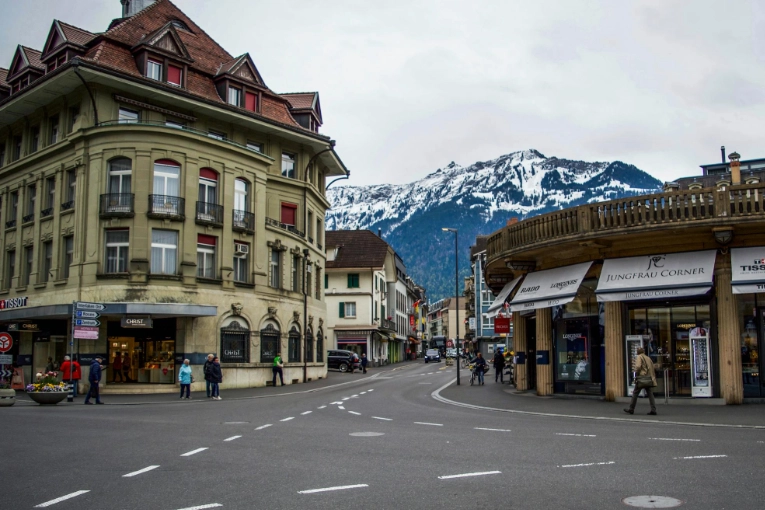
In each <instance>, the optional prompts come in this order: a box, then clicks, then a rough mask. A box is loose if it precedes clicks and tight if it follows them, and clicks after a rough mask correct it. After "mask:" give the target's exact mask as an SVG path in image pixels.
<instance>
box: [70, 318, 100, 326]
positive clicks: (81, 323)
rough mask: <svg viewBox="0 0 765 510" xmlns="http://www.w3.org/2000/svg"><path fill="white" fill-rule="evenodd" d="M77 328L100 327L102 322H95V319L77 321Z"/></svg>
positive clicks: (75, 322)
mask: <svg viewBox="0 0 765 510" xmlns="http://www.w3.org/2000/svg"><path fill="white" fill-rule="evenodd" d="M74 325H75V326H100V325H101V321H95V320H93V319H75V321H74Z"/></svg>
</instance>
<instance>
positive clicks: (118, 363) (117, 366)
mask: <svg viewBox="0 0 765 510" xmlns="http://www.w3.org/2000/svg"><path fill="white" fill-rule="evenodd" d="M117 376H119V377H120V382H125V379H124V378H123V375H122V355H120V353H119V352H117V354H116V355H115V356H114V361H112V382H113V383H116V382H117Z"/></svg>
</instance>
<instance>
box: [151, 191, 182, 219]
mask: <svg viewBox="0 0 765 510" xmlns="http://www.w3.org/2000/svg"><path fill="white" fill-rule="evenodd" d="M185 207H186V201H185V200H184V199H183V198H181V197H174V196H170V195H149V216H152V217H156V218H170V219H181V220H182V219H183V218H185V216H186V215H185V214H184V209H185Z"/></svg>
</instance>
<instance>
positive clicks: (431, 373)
mask: <svg viewBox="0 0 765 510" xmlns="http://www.w3.org/2000/svg"><path fill="white" fill-rule="evenodd" d="M434 373H435V372H428V373H427V375H433V374H434Z"/></svg>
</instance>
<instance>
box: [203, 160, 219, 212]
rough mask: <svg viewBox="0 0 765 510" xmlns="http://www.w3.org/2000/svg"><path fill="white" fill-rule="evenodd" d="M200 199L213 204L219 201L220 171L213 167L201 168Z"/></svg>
mask: <svg viewBox="0 0 765 510" xmlns="http://www.w3.org/2000/svg"><path fill="white" fill-rule="evenodd" d="M199 201H200V202H203V203H206V204H213V205H214V204H217V203H218V172H216V171H215V170H213V169H211V168H201V169H200V170H199Z"/></svg>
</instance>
